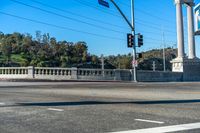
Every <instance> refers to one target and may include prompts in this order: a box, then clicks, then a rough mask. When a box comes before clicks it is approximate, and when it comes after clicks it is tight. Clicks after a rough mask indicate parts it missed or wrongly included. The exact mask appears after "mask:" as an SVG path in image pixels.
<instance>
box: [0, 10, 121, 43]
mask: <svg viewBox="0 0 200 133" xmlns="http://www.w3.org/2000/svg"><path fill="white" fill-rule="evenodd" d="M0 14H3V15H6V16H10V17H14V18H17V19H21V20H26V21H29V22H34V23H38V24H42V25H46V26H50V27H54V28H59V29H62V30H70V31H74V32H78V33H84V34H88V35H93V36H97V37H103V38H107V39H115V40H116V39H117V40H120V41H125V39H121V38H116V37H112V36H106V35H102V34H96V33H91V32H86V31H81V30H77V29H73V28H68V27H64V26H59V25H55V24H50V23H46V22H42V21H38V20H34V19H29V18H25V17H21V16H17V15H13V14H10V13H5V12H2V11H0Z"/></svg>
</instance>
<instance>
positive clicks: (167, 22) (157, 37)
mask: <svg viewBox="0 0 200 133" xmlns="http://www.w3.org/2000/svg"><path fill="white" fill-rule="evenodd" d="M107 1H108V0H107ZM115 1H116V3H117V4H118V5H119V6H120V8H121V9H122V10H123V12H124V13H125V15H126V16H127V17H128V18H129V19H130V18H131V15H130V10H131V9H130V0H115ZM38 2H39V3H38ZM199 2H200V0H195V3H199ZM52 7H53V8H52ZM183 11H184V27H185V28H184V29H185V51H186V53H187V47H188V46H187V22H186V19H187V16H186V8H183ZM2 13H7V14H9V15H14V16H15V17H13V16H9V15H5V14H2ZM175 15H176V14H175V6H174V4H173V0H135V19H136V32H137V33H142V34H143V35H144V46H143V47H142V48H139V49H137V50H138V52H140V51H146V50H149V49H153V48H161V47H163V41H162V40H163V39H162V38H163V37H164V42H165V45H166V46H173V47H176V20H175V19H176V16H175ZM16 17H18V18H16ZM19 17H20V18H21V19H20V18H19ZM22 18H23V19H22ZM24 18H26V19H29V20H33V21H34V22H31V21H27V20H24ZM0 20H1V22H0V31H2V32H4V33H13V32H20V33H30V34H31V35H33V37H35V31H37V30H39V31H41V32H42V33H50V35H51V36H53V37H56V38H57V40H58V41H61V40H67V41H71V42H77V41H85V42H87V45H88V50H89V52H90V53H91V54H96V55H101V54H104V55H117V54H127V53H130V52H131V51H132V49H130V48H127V43H126V33H129V32H130V28H129V27H128V25H127V24H126V22H125V21H124V20H123V19H122V17H121V16H120V15H119V13H118V11H117V10H116V9H115V7H114V6H113V5H112V4H111V3H110V8H105V7H103V6H101V5H98V0H0ZM41 22H42V23H43V24H41ZM44 23H45V24H44ZM48 24H50V25H48ZM163 33H164V36H163ZM199 44H200V38H199V37H196V45H197V46H196V47H197V48H196V51H197V55H198V56H199V57H200V51H199V49H200V45H199Z"/></svg>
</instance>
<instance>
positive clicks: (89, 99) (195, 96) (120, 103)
mask: <svg viewBox="0 0 200 133" xmlns="http://www.w3.org/2000/svg"><path fill="white" fill-rule="evenodd" d="M139 129H140V130H139ZM124 131H126V132H127V133H128V132H141V133H148V132H149V133H156V132H167V131H168V132H169V131H174V132H177V133H179V132H180V133H182V132H185V133H188V132H191V133H199V132H200V83H195V82H193V83H122V82H111V83H109V82H97V83H96V82H66V83H65V82H56V83H54V82H0V133H105V132H119V133H123V132H124ZM124 133H125V132H124Z"/></svg>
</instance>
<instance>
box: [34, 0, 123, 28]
mask: <svg viewBox="0 0 200 133" xmlns="http://www.w3.org/2000/svg"><path fill="white" fill-rule="evenodd" d="M31 1H32V2H34V3H37V4H40V5H43V6H46V7H49V8H52V9H55V10H58V11H61V12H64V13H68V14H72V15H75V16H79V17H81V18H84V19H88V20H92V21H95V22H98V23H102V24H107V25H111V26H114V27H117V28H123V29H124V28H125V26H120V25H115V24H112V23H108V22H105V21H102V20H97V19H94V18H91V17H87V16H84V15H80V14H77V13H73V12H70V11H67V10H63V9H60V8H57V7H54V6H51V5H48V4H45V3H42V2H39V1H36V0H31Z"/></svg>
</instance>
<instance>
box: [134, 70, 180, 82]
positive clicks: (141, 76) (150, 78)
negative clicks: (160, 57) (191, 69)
mask: <svg viewBox="0 0 200 133" xmlns="http://www.w3.org/2000/svg"><path fill="white" fill-rule="evenodd" d="M137 79H138V81H140V82H172V81H183V73H177V72H161V71H155V72H153V71H138V72H137Z"/></svg>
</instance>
